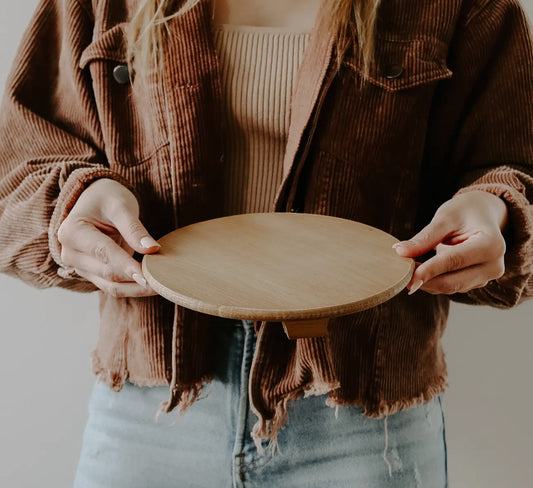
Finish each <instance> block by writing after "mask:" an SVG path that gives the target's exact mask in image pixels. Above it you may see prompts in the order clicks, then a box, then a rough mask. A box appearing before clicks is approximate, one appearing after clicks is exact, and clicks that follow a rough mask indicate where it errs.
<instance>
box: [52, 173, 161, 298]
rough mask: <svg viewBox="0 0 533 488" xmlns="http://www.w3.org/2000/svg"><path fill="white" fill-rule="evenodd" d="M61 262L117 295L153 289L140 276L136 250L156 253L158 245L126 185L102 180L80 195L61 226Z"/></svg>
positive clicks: (146, 292) (141, 293)
mask: <svg viewBox="0 0 533 488" xmlns="http://www.w3.org/2000/svg"><path fill="white" fill-rule="evenodd" d="M57 237H58V240H59V242H60V243H61V259H62V261H63V262H64V263H65V265H67V266H69V267H71V268H74V270H75V271H76V272H77V274H79V275H80V276H82V277H83V278H85V279H87V280H89V281H91V282H92V283H94V284H95V285H96V286H97V287H98V288H100V289H101V290H103V291H105V292H106V293H109V294H110V295H112V296H115V297H141V296H151V295H156V294H157V293H156V292H155V291H154V290H153V289H152V288H150V286H149V285H148V284H147V283H146V280H145V279H144V277H143V274H142V269H141V264H140V263H139V262H137V261H136V260H135V259H133V257H132V256H133V253H134V251H137V252H139V253H143V254H144V253H148V252H155V251H157V250H159V244H158V243H157V242H156V241H155V240H154V239H153V238H152V237H151V236H150V235H149V234H148V232H147V230H146V229H145V228H144V226H143V225H142V224H141V222H140V221H139V204H138V202H137V199H136V198H135V195H133V193H131V192H130V191H129V190H128V189H127V188H126V187H125V186H123V185H121V184H120V183H118V182H116V181H114V180H112V179H109V178H101V179H98V180H96V181H94V182H93V183H91V184H90V185H89V186H88V187H87V188H86V189H85V190H84V191H83V192H82V194H81V195H80V196H79V198H78V200H77V201H76V203H75V205H74V206H73V207H72V210H71V211H70V213H69V214H68V216H67V217H66V219H65V220H64V221H63V222H62V224H61V226H60V227H59V230H58V233H57Z"/></svg>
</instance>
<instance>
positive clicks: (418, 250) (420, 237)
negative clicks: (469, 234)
mask: <svg viewBox="0 0 533 488" xmlns="http://www.w3.org/2000/svg"><path fill="white" fill-rule="evenodd" d="M451 231H452V229H450V226H449V224H447V221H446V219H442V218H441V219H438V220H435V219H434V220H432V221H431V222H430V223H429V224H428V225H427V226H426V227H424V228H423V229H422V230H421V231H420V232H418V234H416V235H415V236H413V237H411V239H409V240H408V241H400V242H397V243H396V244H394V245H393V246H392V247H393V248H394V249H395V250H396V252H397V253H398V254H400V255H402V256H406V257H415V256H422V255H423V254H426V253H427V252H429V251H432V250H433V249H435V248H436V247H437V245H438V244H440V243H441V242H442V241H444V239H446V237H447V236H448V235H449V234H450V232H451Z"/></svg>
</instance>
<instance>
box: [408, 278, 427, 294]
mask: <svg viewBox="0 0 533 488" xmlns="http://www.w3.org/2000/svg"><path fill="white" fill-rule="evenodd" d="M423 284H424V282H423V281H422V280H420V281H419V282H418V283H416V285H413V286H412V287H411V289H410V290H409V293H408V295H412V294H413V293H414V292H415V291H417V290H418V289H420V287H421V286H422V285H423Z"/></svg>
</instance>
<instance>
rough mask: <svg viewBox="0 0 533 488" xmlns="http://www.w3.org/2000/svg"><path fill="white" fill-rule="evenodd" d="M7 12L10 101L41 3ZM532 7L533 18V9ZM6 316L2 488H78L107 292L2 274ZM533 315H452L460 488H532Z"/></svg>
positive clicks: (5, 7)
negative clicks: (36, 283)
mask: <svg viewBox="0 0 533 488" xmlns="http://www.w3.org/2000/svg"><path fill="white" fill-rule="evenodd" d="M0 2H1V6H2V9H1V12H2V13H3V15H1V16H0V67H1V68H0V89H1V91H2V92H3V87H4V83H5V79H6V77H7V74H8V71H9V68H10V66H11V62H12V60H13V57H14V55H15V50H16V48H17V46H18V43H19V40H20V37H21V35H22V32H23V30H24V29H25V27H26V25H27V23H28V21H29V19H30V16H31V15H32V13H33V11H34V9H35V7H36V5H37V0H24V2H11V1H8V0H0ZM522 4H523V5H524V7H525V8H526V10H527V11H528V14H529V15H530V17H531V16H533V0H522ZM0 143H1V141H0ZM0 307H1V310H3V312H4V313H3V316H2V320H1V340H0V375H1V376H0V389H1V390H0V391H1V407H0V408H1V409H0V432H1V434H0V486H2V487H6V488H7V487H9V488H29V487H46V488H48V487H50V488H52V487H53V488H63V487H69V486H71V485H72V480H73V476H74V471H75V469H76V463H77V460H78V456H79V449H80V445H81V438H82V433H83V428H84V425H85V421H86V412H87V400H88V396H89V393H90V390H91V387H92V385H93V383H94V377H93V376H92V373H91V371H90V363H89V353H90V351H91V349H93V347H94V345H95V342H96V337H97V329H98V301H97V294H96V293H92V294H80V293H75V292H71V291H65V290H61V289H47V290H37V289H34V288H32V287H30V286H28V285H26V284H24V283H22V282H20V281H18V280H15V279H13V278H11V277H8V276H6V275H0ZM532 316H533V301H529V302H526V303H525V304H522V305H521V306H519V307H516V308H514V309H512V310H503V311H502V310H498V309H495V308H489V307H472V306H463V305H458V304H453V305H452V311H451V316H450V320H449V322H448V327H447V330H446V333H445V336H444V347H445V351H446V357H447V362H448V369H449V378H448V382H449V384H450V387H449V389H448V391H447V392H446V394H445V395H444V407H445V414H446V432H447V440H448V467H449V475H450V486H451V487H452V488H463V487H464V488H477V487H480V488H501V487H504V486H505V487H509V488H526V487H532V486H533V466H532V465H533V463H532V453H533V450H532V447H531V439H533V427H532V426H533V417H532V415H531V411H530V410H531V406H532V405H533V392H532V380H531V372H532V371H533V358H532V351H531V343H532V342H533V320H532ZM147 488H148V487H147ZM214 488H215V487H214Z"/></svg>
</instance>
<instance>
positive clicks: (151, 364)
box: [0, 0, 533, 440]
mask: <svg viewBox="0 0 533 488" xmlns="http://www.w3.org/2000/svg"><path fill="white" fill-rule="evenodd" d="M323 1H324V2H325V1H327V0H323ZM135 4H136V0H101V1H99V2H92V1H91V0H41V2H40V4H39V6H38V8H37V10H36V12H35V15H34V16H33V18H32V21H31V23H30V25H29V26H28V29H27V30H26V32H25V34H24V37H23V39H22V42H21V45H20V48H19V50H18V53H17V56H16V59H15V61H14V64H13V67H12V69H11V72H10V76H9V78H8V82H7V89H6V92H5V94H4V97H3V99H2V104H1V106H0V271H1V272H4V273H7V274H10V275H11V276H14V277H17V278H19V279H21V280H24V281H25V282H27V283H29V284H31V285H33V286H37V287H51V286H60V287H64V288H68V289H72V290H77V291H86V292H90V291H95V290H96V287H95V286H94V285H93V284H92V283H90V282H88V281H85V280H83V279H81V280H73V279H65V278H62V277H60V276H58V275H57V270H58V269H59V267H60V266H61V254H60V250H61V246H60V243H59V242H58V240H57V229H58V227H59V225H61V222H62V221H63V220H64V218H65V217H66V216H67V215H68V212H69V210H70V209H71V208H72V206H73V205H74V204H75V202H76V199H77V198H78V196H79V195H80V193H81V192H82V191H83V189H84V188H86V187H87V185H89V184H90V183H91V182H92V181H94V180H95V179H97V178H103V177H106V178H112V179H115V180H116V181H119V182H121V183H123V184H124V185H125V186H127V187H128V188H130V190H131V191H132V192H134V194H135V195H136V196H137V198H138V200H139V208H140V216H141V217H140V218H141V221H142V222H143V224H144V225H145V226H146V228H147V229H148V231H149V232H150V233H151V234H152V235H153V236H154V237H155V238H156V239H158V238H160V237H162V236H163V235H165V234H167V233H169V232H171V231H172V230H174V229H175V228H176V227H181V226H185V225H188V224H191V223H194V222H198V221H201V220H205V219H209V218H214V217H218V216H220V215H221V214H222V213H223V206H224V205H223V203H224V181H223V180H224V174H225V171H226V169H227V167H228V165H227V164H226V163H225V157H224V156H225V154H224V152H225V150H224V141H225V139H226V138H227V137H230V133H231V132H230V131H229V130H228V129H229V127H226V123H224V117H223V101H224V90H223V83H222V81H223V80H222V70H221V64H220V61H221V60H220V59H219V58H218V56H217V50H216V46H215V33H214V25H213V22H212V1H211V0H200V1H199V2H198V4H196V5H195V6H194V7H193V8H192V9H191V10H190V11H189V12H188V13H187V14H185V15H184V16H183V17H179V18H174V19H172V20H171V21H169V23H168V33H167V35H165V44H164V59H163V61H164V71H163V72H162V73H155V72H150V73H149V76H148V83H147V84H146V85H145V86H144V88H142V89H140V90H138V91H133V90H132V87H131V86H129V85H119V84H118V83H117V82H116V81H115V80H114V78H113V69H114V68H115V66H116V65H117V64H118V63H123V62H124V61H125V59H124V55H125V52H124V42H125V37H124V35H125V26H126V24H127V22H128V21H129V20H130V16H131V13H132V12H133V11H134V10H135V8H134V7H135ZM93 5H94V6H95V11H93ZM325 11H326V9H324V8H321V9H320V11H319V14H318V17H317V23H316V26H315V28H314V29H313V31H312V33H311V35H310V37H309V41H308V44H307V47H306V49H305V52H304V53H303V57H302V59H301V65H300V68H299V69H298V71H297V73H296V77H295V80H294V82H295V85H294V90H293V93H292V98H291V103H290V117H289V128H288V134H287V139H286V146H285V149H284V151H285V152H284V155H283V175H282V181H281V182H280V184H279V188H278V191H277V194H276V196H275V200H274V201H273V202H271V203H272V205H271V209H274V210H276V211H288V210H290V209H293V210H300V211H305V212H311V213H320V214H327V215H333V216H336V217H343V218H347V219H352V220H357V221H360V222H363V223H366V224H369V225H372V226H375V227H377V228H379V229H382V230H384V231H386V232H389V233H391V234H393V235H394V236H395V237H397V238H398V239H402V240H403V239H408V238H410V237H412V235H413V234H414V233H415V232H417V231H418V230H420V229H421V228H422V227H423V226H424V225H426V224H427V223H428V222H429V221H430V220H431V218H432V216H433V215H434V212H435V210H436V209H437V208H438V207H439V206H440V205H441V204H442V203H444V202H445V201H446V200H447V199H449V198H452V197H453V195H455V194H456V193H458V192H465V191H471V190H483V191H488V192H491V193H494V194H496V195H498V196H499V197H500V198H502V200H503V201H504V202H505V203H506V205H507V207H508V211H509V224H510V225H509V229H508V231H507V232H506V236H505V237H506V242H507V252H506V256H505V264H506V271H505V273H504V275H503V276H502V277H501V278H499V279H497V280H493V281H491V282H489V283H488V284H487V285H486V286H485V287H484V288H481V289H476V290H472V291H470V292H468V293H464V294H458V295H451V296H447V295H437V296H435V295H431V294H429V293H424V292H417V293H415V294H414V295H412V296H408V295H407V293H406V291H403V292H402V293H400V294H398V295H397V296H395V297H394V298H393V299H391V300H389V301H388V302H386V303H383V304H381V305H379V306H377V307H374V308H372V309H370V310H367V311H364V312H361V313H358V314H351V315H349V316H346V317H337V318H335V319H332V320H331V321H330V323H329V336H328V337H327V338H318V339H299V340H296V341H290V340H289V339H287V337H286V336H285V335H284V333H283V329H282V326H281V324H280V323H277V322H269V323H257V327H256V331H257V335H258V337H257V349H256V352H255V355H254V358H253V362H252V370H251V374H250V384H249V391H250V398H251V406H252V408H253V410H254V412H256V414H257V415H258V422H257V424H256V426H255V428H254V436H255V438H256V440H257V439H259V438H262V437H267V438H271V439H275V438H276V435H277V432H278V430H279V427H280V426H281V425H283V423H284V422H285V421H286V420H287V418H286V415H287V409H286V406H287V402H288V401H290V400H292V399H296V398H298V397H300V396H302V395H305V394H317V393H321V392H323V393H326V392H327V393H329V395H328V397H329V399H328V404H330V405H335V404H347V405H348V404H350V405H361V406H363V412H364V414H365V415H368V416H374V417H379V416H383V415H387V414H390V413H394V412H396V411H398V410H399V409H402V408H409V407H411V406H413V405H415V404H416V403H418V402H422V401H427V400H429V399H431V398H432V397H433V396H434V395H435V394H436V393H439V392H442V391H444V389H445V387H446V363H445V360H444V353H443V350H442V345H441V337H442V334H443V331H444V329H445V326H446V319H447V313H448V307H449V302H450V299H452V300H456V301H463V302H467V303H472V304H479V305H490V306H494V307H501V308H508V307H512V306H515V305H517V304H519V303H521V302H522V301H523V300H525V299H527V298H530V297H531V296H533V209H532V202H533V42H532V35H531V26H530V23H529V21H528V19H527V17H526V15H525V13H524V11H523V9H522V8H521V5H520V4H519V3H518V2H517V0H464V1H462V2H456V1H452V0H450V1H442V2H413V1H411V0H398V1H395V2H382V5H381V6H380V12H379V22H378V30H377V34H378V36H377V42H376V61H377V62H376V66H375V68H374V69H373V70H372V71H371V73H370V77H369V78H368V79H367V80H361V59H360V58H359V56H358V54H356V52H357V51H356V52H355V53H354V51H353V50H351V51H348V53H347V56H346V58H345V60H344V63H343V64H342V66H341V68H340V70H338V71H337V70H336V69H335V64H334V54H335V51H334V48H335V46H334V42H333V37H332V35H331V33H329V32H328V30H327V28H326V27H327V19H325V16H324V15H322V13H323V12H325ZM391 63H393V64H399V65H401V66H402V67H403V71H402V73H401V74H400V76H398V77H390V76H388V74H390V68H389V65H390V64H391ZM361 81H364V82H363V83H360V82H361ZM261 191H264V190H261ZM263 203H264V204H265V205H266V204H267V202H266V201H264V202H263ZM268 237H270V236H265V238H268ZM228 279H231V277H228ZM251 286H253V284H251ZM316 286H317V287H319V286H320V283H316ZM98 293H99V295H100V319H101V320H100V333H99V338H98V344H97V347H96V349H95V351H93V354H92V361H93V363H92V364H93V371H94V373H95V374H97V375H98V377H99V378H100V379H101V380H103V381H106V382H107V383H108V384H109V385H110V386H111V387H112V388H114V389H115V390H120V389H121V387H122V384H123V383H124V381H126V380H129V381H131V382H133V383H136V384H138V385H168V386H169V399H168V401H166V402H164V403H163V404H162V405H161V408H162V410H163V411H165V412H169V411H171V410H173V409H174V408H176V407H178V408H179V407H181V408H185V407H187V406H188V405H190V404H191V403H192V402H193V401H194V400H195V399H196V398H197V397H198V395H199V393H200V391H201V388H202V385H203V384H204V382H205V381H208V380H209V379H210V378H211V375H212V358H213V355H214V349H213V348H214V347H216V345H215V344H213V343H212V337H213V334H212V328H213V327H216V326H217V323H218V321H219V320H220V319H218V318H215V317H210V316H207V315H204V314H201V313H197V312H194V311H192V310H188V309H185V308H183V307H179V306H177V305H174V304H173V303H170V302H169V301H167V300H166V299H164V298H162V297H160V296H155V297H147V298H115V297H112V296H107V295H104V294H103V292H101V291H99V292H98ZM494 387H495V388H497V384H495V385H494Z"/></svg>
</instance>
